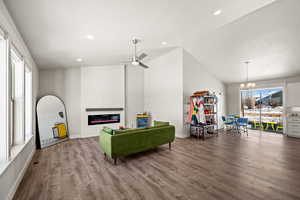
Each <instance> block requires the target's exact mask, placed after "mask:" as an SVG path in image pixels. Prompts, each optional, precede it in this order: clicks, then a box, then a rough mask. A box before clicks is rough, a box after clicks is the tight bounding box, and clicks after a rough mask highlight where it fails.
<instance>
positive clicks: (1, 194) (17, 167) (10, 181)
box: [0, 0, 39, 200]
mask: <svg viewBox="0 0 300 200" xmlns="http://www.w3.org/2000/svg"><path fill="white" fill-rule="evenodd" d="M0 26H1V27H2V28H4V29H5V30H6V31H7V32H8V34H9V39H10V40H11V41H13V42H14V45H15V46H16V47H17V49H18V50H19V51H20V52H21V53H22V54H23V56H24V58H25V62H26V63H28V65H29V66H30V67H32V73H33V101H34V102H35V101H36V95H37V91H38V76H39V74H38V69H37V67H36V65H35V63H34V60H33V59H32V57H31V55H30V52H29V50H28V49H27V47H26V45H25V43H24V41H23V39H22V37H21V35H20V34H19V32H18V30H17V28H16V26H15V24H14V22H13V20H12V18H11V17H10V15H9V13H8V11H7V9H6V7H5V5H4V3H3V1H2V0H0ZM33 113H35V106H33ZM33 135H35V120H34V122H33ZM34 152H35V137H32V138H31V139H30V140H29V141H28V143H27V144H26V145H25V146H24V148H23V149H22V150H21V152H20V153H19V154H18V155H17V156H16V157H14V158H13V160H11V161H10V162H9V163H7V164H8V167H7V168H6V169H5V170H4V171H3V172H2V173H1V174H0V186H1V187H0V199H1V200H2V199H3V200H5V199H11V198H12V197H13V195H14V193H15V191H16V189H17V187H18V184H19V183H20V181H21V179H22V177H23V174H24V172H25V170H26V167H27V164H28V163H29V162H30V161H31V158H32V155H33V154H34Z"/></svg>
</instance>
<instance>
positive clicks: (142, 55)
mask: <svg viewBox="0 0 300 200" xmlns="http://www.w3.org/2000/svg"><path fill="white" fill-rule="evenodd" d="M147 56H148V55H147V54H145V53H142V54H141V55H140V56H139V60H143V59H144V58H145V57H147Z"/></svg>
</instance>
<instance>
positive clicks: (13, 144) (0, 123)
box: [0, 28, 33, 170]
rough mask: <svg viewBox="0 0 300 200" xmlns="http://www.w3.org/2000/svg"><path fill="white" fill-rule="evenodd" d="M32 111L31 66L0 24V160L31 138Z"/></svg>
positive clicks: (17, 149) (14, 151) (12, 153)
mask: <svg viewBox="0 0 300 200" xmlns="http://www.w3.org/2000/svg"><path fill="white" fill-rule="evenodd" d="M32 111H33V98H32V70H31V68H30V67H29V66H28V65H26V66H25V62H24V59H23V57H22V55H21V54H20V53H19V51H18V50H17V48H15V46H14V45H13V44H12V43H11V42H10V41H9V39H7V34H5V33H4V31H2V29H1V28H0V164H1V163H2V162H3V163H5V162H7V161H8V160H9V159H10V158H11V157H12V156H14V155H16V154H17V153H18V152H19V151H20V150H21V149H22V148H23V145H24V144H25V141H26V140H29V139H30V138H31V136H32V133H33V126H32V123H33V112H32ZM0 170H1V165H0Z"/></svg>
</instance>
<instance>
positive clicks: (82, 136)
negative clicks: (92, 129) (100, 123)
mask: <svg viewBox="0 0 300 200" xmlns="http://www.w3.org/2000/svg"><path fill="white" fill-rule="evenodd" d="M97 136H99V133H93V134H86V135H81V138H89V137H97Z"/></svg>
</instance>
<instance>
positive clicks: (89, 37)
mask: <svg viewBox="0 0 300 200" xmlns="http://www.w3.org/2000/svg"><path fill="white" fill-rule="evenodd" d="M85 37H86V39H89V40H93V39H95V37H94V36H93V35H86V36H85Z"/></svg>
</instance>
